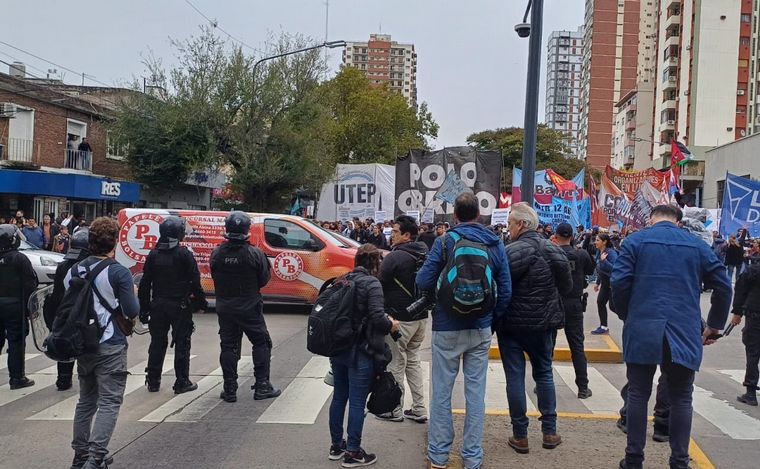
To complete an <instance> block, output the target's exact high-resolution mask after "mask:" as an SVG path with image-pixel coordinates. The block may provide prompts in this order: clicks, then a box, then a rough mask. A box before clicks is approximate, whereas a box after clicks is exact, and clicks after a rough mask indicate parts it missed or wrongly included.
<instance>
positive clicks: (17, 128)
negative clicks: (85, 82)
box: [0, 73, 140, 221]
mask: <svg viewBox="0 0 760 469" xmlns="http://www.w3.org/2000/svg"><path fill="white" fill-rule="evenodd" d="M122 91H125V92H128V91H127V90H122ZM108 119H109V112H108V109H107V108H105V107H104V106H103V105H101V104H98V103H95V102H91V101H89V100H87V99H83V98H81V97H75V96H71V95H69V94H66V93H63V92H62V91H59V90H56V89H54V88H53V87H51V86H48V84H46V83H41V82H36V83H35V81H34V80H27V79H25V78H24V76H23V73H22V74H21V76H12V75H6V74H0V217H8V216H9V215H11V214H12V213H14V212H15V211H16V210H23V211H24V212H25V214H26V216H27V217H30V216H33V217H34V218H36V219H38V220H41V219H42V215H43V214H45V213H54V214H56V215H59V214H60V213H61V212H64V211H67V212H70V213H72V214H74V215H81V216H83V217H84V218H85V219H86V220H89V221H91V220H92V219H93V218H95V217H96V216H100V215H105V214H108V213H116V212H117V211H118V210H119V209H121V208H124V207H128V206H133V205H134V204H136V203H138V201H139V200H140V185H139V184H136V183H134V182H131V181H130V175H129V167H128V166H127V164H126V162H125V161H124V158H125V154H124V148H123V146H121V145H119V144H118V142H115V141H113V139H111V138H110V135H109V132H108V129H107V122H108ZM84 138H86V139H87V142H88V143H89V145H90V148H91V151H87V150H86V148H85V147H84V146H82V147H80V143H82V139H84Z"/></svg>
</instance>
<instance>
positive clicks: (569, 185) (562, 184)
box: [546, 169, 578, 192]
mask: <svg viewBox="0 0 760 469" xmlns="http://www.w3.org/2000/svg"><path fill="white" fill-rule="evenodd" d="M546 176H547V177H548V178H549V180H550V181H551V182H552V184H554V187H556V188H557V190H558V191H559V192H572V191H577V190H578V186H576V185H575V183H574V182H573V181H568V180H567V179H565V178H563V177H562V176H560V175H559V174H557V173H555V172H554V171H553V170H551V169H547V170H546Z"/></svg>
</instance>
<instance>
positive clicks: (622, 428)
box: [615, 417, 628, 435]
mask: <svg viewBox="0 0 760 469" xmlns="http://www.w3.org/2000/svg"><path fill="white" fill-rule="evenodd" d="M615 425H617V427H618V428H619V429H620V431H621V432H623V433H625V434H626V435H627V434H628V425H626V424H625V420H623V417H620V418H619V419H618V420H617V423H616V424H615Z"/></svg>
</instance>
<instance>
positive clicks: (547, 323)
mask: <svg viewBox="0 0 760 469" xmlns="http://www.w3.org/2000/svg"><path fill="white" fill-rule="evenodd" d="M537 227H538V215H536V212H535V210H533V208H531V207H530V206H529V205H528V204H526V203H524V202H520V203H517V204H515V205H513V206H512V211H511V213H510V214H509V221H508V229H509V234H510V238H511V239H512V240H513V241H512V242H511V243H510V244H508V245H507V248H506V250H507V257H508V258H509V259H510V262H509V270H510V272H511V274H512V302H511V303H510V305H509V308H507V313H506V315H504V316H503V317H502V318H501V319H500V320H499V322H498V324H495V329H496V334H497V336H498V338H499V352H500V353H501V361H502V364H503V365H504V373H505V374H506V376H507V400H508V401H509V413H510V418H511V419H512V432H513V436H512V437H510V438H509V442H508V443H509V446H511V447H512V448H513V449H514V450H515V451H517V452H518V453H527V452H528V417H527V416H526V415H525V414H526V411H527V409H526V401H525V355H524V354H526V353H527V354H528V356H529V357H530V362H531V366H532V367H533V377H534V379H535V380H536V388H537V393H538V409H539V410H540V411H541V430H542V432H543V434H544V439H543V447H544V448H546V449H552V448H555V447H557V445H559V444H560V443H561V442H562V439H561V438H560V436H559V435H557V412H556V404H557V397H556V394H555V390H554V378H553V376H552V353H553V351H554V340H555V338H556V334H557V329H560V328H562V326H563V324H564V319H565V317H564V316H565V313H564V309H563V306H562V300H561V297H562V296H567V295H569V294H570V293H571V291H572V289H573V278H572V274H571V271H570V263H569V262H568V260H567V256H565V253H564V252H562V250H561V249H560V248H558V247H557V246H555V245H553V244H552V243H551V242H550V241H548V240H547V239H545V238H544V237H543V236H542V235H541V234H540V233H538V232H537V231H536V228H537Z"/></svg>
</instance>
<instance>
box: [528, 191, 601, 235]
mask: <svg viewBox="0 0 760 469" xmlns="http://www.w3.org/2000/svg"><path fill="white" fill-rule="evenodd" d="M533 208H535V209H536V213H537V214H538V221H539V223H541V224H542V225H551V226H553V227H554V228H557V225H559V224H560V223H569V224H570V226H572V227H573V228H575V227H576V226H578V225H583V227H584V228H586V229H589V228H591V199H589V198H588V197H586V198H585V199H583V200H576V201H572V200H565V199H563V198H561V197H553V198H552V203H551V204H539V203H538V202H534V203H533Z"/></svg>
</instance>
